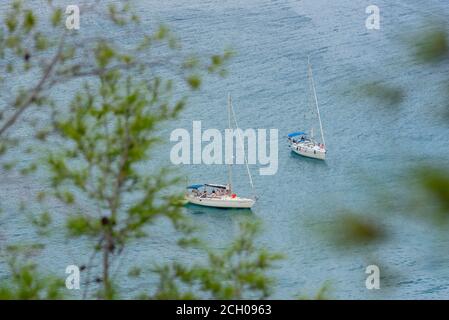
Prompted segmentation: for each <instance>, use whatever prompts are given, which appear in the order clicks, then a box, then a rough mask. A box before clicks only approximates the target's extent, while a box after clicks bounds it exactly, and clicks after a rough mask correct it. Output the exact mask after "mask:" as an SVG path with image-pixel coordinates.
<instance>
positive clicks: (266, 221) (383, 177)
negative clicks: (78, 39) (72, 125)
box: [0, 0, 449, 299]
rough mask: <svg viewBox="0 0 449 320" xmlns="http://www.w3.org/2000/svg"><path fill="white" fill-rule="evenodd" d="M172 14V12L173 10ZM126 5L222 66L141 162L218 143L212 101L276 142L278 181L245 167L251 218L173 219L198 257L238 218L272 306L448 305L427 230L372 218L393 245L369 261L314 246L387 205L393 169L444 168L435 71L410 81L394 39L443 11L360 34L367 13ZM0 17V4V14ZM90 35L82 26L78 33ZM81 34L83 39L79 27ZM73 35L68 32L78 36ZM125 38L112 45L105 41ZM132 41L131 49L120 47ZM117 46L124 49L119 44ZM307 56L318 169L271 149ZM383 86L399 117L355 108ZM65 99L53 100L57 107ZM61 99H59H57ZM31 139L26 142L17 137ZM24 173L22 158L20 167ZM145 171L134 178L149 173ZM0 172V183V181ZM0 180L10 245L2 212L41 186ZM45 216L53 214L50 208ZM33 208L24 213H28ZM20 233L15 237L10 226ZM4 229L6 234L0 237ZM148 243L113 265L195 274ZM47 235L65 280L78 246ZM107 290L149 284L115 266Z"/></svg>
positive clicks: (403, 11)
mask: <svg viewBox="0 0 449 320" xmlns="http://www.w3.org/2000/svg"><path fill="white" fill-rule="evenodd" d="M175 3H176V4H175ZM175 3H171V4H170V5H169V4H162V3H160V2H159V1H145V2H144V1H139V2H138V7H139V9H140V13H141V15H142V17H143V19H142V22H143V24H144V26H148V28H151V27H152V26H154V25H156V24H157V23H159V22H164V23H166V24H167V25H168V26H170V28H171V29H172V30H173V31H174V32H175V34H176V35H177V36H178V37H179V38H180V39H182V43H183V46H184V48H185V49H186V50H188V49H193V50H195V51H196V52H203V53H205V54H207V53H212V52H215V51H216V50H219V49H221V48H226V47H231V48H232V49H233V50H234V51H235V52H236V56H235V57H234V58H233V60H232V63H231V65H230V66H229V69H228V70H229V75H228V76H227V77H226V78H225V79H216V78H208V79H207V81H206V83H205V86H204V88H203V89H202V90H201V92H200V93H198V94H195V95H193V96H192V97H191V99H190V100H189V104H188V108H187V110H186V111H185V112H184V113H183V114H182V115H181V117H180V119H179V120H178V121H177V122H175V123H172V124H170V127H169V128H167V129H166V130H164V132H163V133H162V135H163V137H166V140H167V145H166V146H165V147H162V148H160V150H159V151H158V153H157V159H155V162H157V163H161V164H169V151H170V145H169V142H168V140H169V134H170V132H171V130H172V129H175V128H186V129H189V130H190V128H191V127H192V121H193V120H201V121H202V125H203V128H218V129H224V127H223V124H224V123H226V122H225V121H226V116H227V115H226V113H225V112H223V111H224V110H225V109H224V108H225V107H226V95H227V93H228V92H231V93H232V95H233V99H234V108H235V109H236V112H237V116H238V121H239V124H240V126H241V127H242V128H243V129H245V128H267V129H269V128H276V129H279V136H280V139H279V170H278V172H277V174H276V175H274V176H261V175H259V174H258V170H257V166H251V170H252V172H253V178H254V183H255V186H256V190H257V194H258V196H259V201H258V202H257V204H256V206H255V208H254V210H253V212H252V213H250V212H242V211H230V210H228V211H224V210H218V209H206V208H201V207H187V208H186V211H187V214H188V215H189V216H191V218H192V219H193V220H194V221H195V223H196V224H197V225H199V226H201V228H202V236H203V238H204V239H205V240H206V241H208V242H209V243H210V244H211V245H212V246H216V247H222V246H223V244H224V243H225V242H226V241H227V240H230V239H232V237H233V236H234V235H235V234H236V232H237V222H238V221H239V219H241V218H242V217H243V216H244V217H249V218H252V217H253V218H260V219H261V220H262V221H263V225H264V232H263V234H262V235H261V237H260V239H258V242H259V243H260V244H261V245H263V246H267V247H269V248H271V249H273V250H276V251H280V252H283V253H284V254H285V255H286V259H285V260H284V261H283V262H281V263H279V268H278V269H277V270H276V272H275V275H276V277H277V285H276V291H275V294H274V296H273V297H274V298H282V299H288V298H294V297H295V296H297V295H298V294H313V293H314V292H316V291H317V290H318V289H319V288H320V287H321V286H322V285H323V284H324V283H325V282H326V281H329V283H330V287H331V291H330V295H331V296H332V297H335V298H352V299H364V298H408V299H409V298H412V299H413V298H427V299H430V298H447V295H448V293H449V281H448V279H449V268H447V266H448V263H449V259H448V258H447V252H449V251H448V250H449V245H448V241H447V239H446V238H444V237H443V236H441V235H438V234H435V233H433V232H430V231H431V229H430V227H429V226H425V225H421V224H419V223H416V222H414V221H410V220H408V219H404V217H403V216H401V213H404V212H402V211H401V210H400V209H399V210H397V212H394V214H389V215H382V214H379V219H380V220H382V222H384V223H386V224H387V225H388V226H389V229H391V230H392V231H393V235H392V236H391V238H390V239H389V240H390V241H388V242H386V243H384V244H382V245H381V246H377V247H370V248H357V249H352V250H350V251H349V252H348V251H346V252H341V251H338V250H337V249H336V248H335V247H334V246H333V244H332V243H330V242H329V241H328V240H326V239H324V238H323V237H321V236H320V234H319V233H317V232H316V231H314V230H316V229H317V228H315V227H322V226H328V225H329V224H332V218H333V217H334V216H335V214H336V209H338V208H346V209H353V210H358V209H360V210H366V211H369V212H376V211H381V210H383V209H382V203H381V202H382V200H381V199H375V200H373V198H372V197H371V194H372V193H376V192H381V191H383V192H387V193H391V192H394V190H395V189H396V188H397V187H398V186H399V180H400V179H401V178H402V177H403V176H404V169H405V168H408V167H410V166H412V165H414V164H416V163H417V162H418V161H421V160H427V161H430V162H435V163H443V164H446V165H449V139H448V138H447V137H448V135H449V130H448V127H447V126H445V125H444V124H443V123H442V121H441V119H440V118H439V116H438V110H440V108H441V106H442V105H443V104H444V103H445V100H444V99H445V96H444V95H443V94H441V92H443V89H444V88H447V83H445V82H444V81H445V80H447V76H448V70H447V69H443V68H431V67H423V66H421V65H419V64H417V63H416V61H414V59H413V57H412V55H411V54H410V52H408V51H407V46H406V45H405V41H404V37H405V38H406V37H407V36H409V35H410V36H411V35H412V32H415V31H416V32H421V31H423V30H424V29H425V28H426V25H427V22H428V21H429V20H437V19H443V18H445V17H446V18H447V17H448V16H449V5H448V4H447V1H445V0H432V1H426V2H425V3H424V2H422V1H415V0H410V1H405V0H400V1H395V3H394V4H393V3H391V1H385V0H380V1H376V5H378V6H379V7H380V10H381V29H380V30H376V31H369V30H367V29H366V28H365V19H366V17H367V16H368V15H367V14H365V8H366V7H367V6H368V5H370V4H371V3H370V2H369V1H352V0H340V1H323V0H313V1H312V0H309V1H294V0H278V1H268V0H261V1H255V0H249V1H234V0H231V1H212V0H209V1H201V3H200V2H199V1H187V0H181V1H175ZM0 8H3V4H2V5H0ZM100 27H101V24H98V25H97V24H96V23H95V22H92V21H89V24H88V26H85V28H86V29H88V30H89V31H90V30H92V31H94V32H99V31H100V29H99V28H100ZM82 28H83V25H82ZM82 30H83V29H81V31H82ZM125 36H126V37H132V35H123V34H114V37H124V39H125ZM131 40H132V38H131ZM124 41H125V40H124ZM307 55H310V56H311V62H312V64H313V66H314V76H315V82H316V86H317V94H318V99H319V102H320V106H321V112H322V121H323V125H324V129H325V136H326V143H327V147H328V155H327V159H326V162H319V161H314V160H310V159H305V158H301V157H299V156H296V155H294V154H292V153H291V152H290V151H289V150H288V148H287V144H286V141H284V139H283V137H285V135H286V134H287V133H289V132H291V131H294V130H298V129H308V128H302V127H301V124H302V122H303V119H304V118H303V115H304V112H305V111H306V110H308V109H307V108H308V106H307V103H306V102H307V78H306V72H307V69H306V68H307V65H306V62H307ZM377 80H385V81H386V83H388V84H390V85H393V86H400V87H402V88H403V89H404V90H405V92H406V97H405V99H404V100H403V101H402V103H401V104H400V105H399V106H391V105H387V104H385V103H384V102H382V101H379V100H375V99H369V98H367V97H366V96H365V94H364V93H362V92H361V91H360V90H359V87H358V86H359V85H360V84H363V83H366V82H369V81H377ZM66 92H69V93H70V92H71V89H69V88H67V89H66V90H65V91H64V93H60V95H59V96H58V97H59V98H60V99H61V101H62V102H64V99H66V98H65V95H64V94H65V93H66ZM68 96H69V95H68ZM30 134H31V132H30V131H28V130H27V129H26V128H22V129H21V130H20V135H22V136H27V135H30ZM27 161H28V159H27V158H26V157H22V158H21V160H20V162H24V163H26V162H27ZM151 168H152V164H149V165H148V170H151ZM0 170H2V169H0ZM179 170H180V172H181V173H182V174H184V175H186V176H188V177H189V178H188V179H189V182H192V183H194V182H199V183H202V182H217V183H220V182H224V181H225V179H226V169H225V167H223V166H201V165H191V166H182V167H180V168H179ZM0 173H1V177H2V178H1V180H0V188H1V191H0V201H1V204H2V207H3V209H4V211H5V212H8V213H11V214H10V215H8V219H4V222H3V223H1V225H3V226H4V228H3V229H4V231H3V234H4V237H5V238H7V239H8V241H9V240H10V241H12V242H14V241H16V242H24V241H28V240H33V239H35V235H34V234H33V233H32V231H31V230H29V229H28V227H23V228H20V227H17V226H20V225H23V218H21V217H19V216H17V215H15V214H14V210H15V209H14V208H15V207H14V205H13V204H14V203H17V202H19V201H20V200H21V199H29V197H30V195H32V194H34V192H35V191H38V190H42V189H43V190H45V188H46V187H47V184H48V182H47V181H45V179H44V176H43V175H42V176H39V175H37V176H33V177H25V178H23V177H18V176H17V175H14V173H6V172H2V171H0ZM234 182H235V187H236V190H238V192H239V194H246V193H248V194H249V192H250V188H249V184H248V179H247V177H246V175H245V169H244V167H243V166H239V167H237V168H236V169H235V172H234ZM49 206H50V210H51V211H53V212H63V211H64V208H61V207H59V206H57V205H53V206H52V204H51V203H50V204H49ZM33 208H36V209H37V208H38V205H37V204H36V205H33V204H31V209H33ZM21 223H22V224H21ZM9 226H12V227H11V228H9ZM150 234H151V236H150V238H149V239H147V240H145V241H142V242H139V243H138V244H137V245H136V246H133V247H132V249H129V250H128V251H126V250H125V251H126V252H125V253H124V255H123V257H122V262H121V263H122V265H125V266H127V265H129V264H130V263H132V262H138V263H139V264H141V265H144V266H147V267H150V266H151V265H152V264H153V263H156V262H164V261H173V260H182V261H199V260H200V259H201V258H200V257H199V256H198V253H196V252H189V251H184V250H181V249H179V248H178V247H176V245H175V244H174V241H172V240H173V234H172V230H171V228H170V226H168V225H167V223H164V222H161V223H158V224H157V225H156V226H154V227H152V229H151V233H150ZM63 238H64V237H63V233H62V232H58V230H57V231H56V232H55V234H54V235H53V236H52V238H51V240H50V241H49V243H48V247H47V249H46V251H45V252H44V253H43V254H42V255H41V257H40V258H39V259H41V261H42V266H44V267H48V269H49V270H51V271H52V272H53V273H55V274H58V275H60V276H61V277H63V276H64V270H65V266H66V265H68V264H72V263H75V264H81V263H83V262H84V261H86V260H87V258H88V254H86V255H85V256H80V253H81V252H82V253H83V254H84V253H85V252H86V250H84V249H83V248H84V247H85V245H86V243H85V242H83V241H70V242H69V241H66V240H63ZM371 263H376V264H379V265H380V266H381V276H382V282H381V290H377V291H369V290H367V289H366V288H365V284H364V283H365V273H364V271H365V268H366V266H367V265H369V264H371ZM116 267H117V268H118V270H121V271H118V273H117V279H118V281H119V283H120V285H121V286H122V287H124V288H126V289H127V290H126V291H127V292H128V294H127V296H126V297H132V296H133V295H134V293H137V289H144V288H151V286H152V285H154V283H155V278H151V277H150V279H149V280H148V281H147V282H146V283H145V286H140V287H139V288H136V284H135V283H133V281H129V280H128V279H127V278H126V277H125V276H124V274H126V272H127V269H126V270H122V269H121V268H120V265H117V266H116Z"/></svg>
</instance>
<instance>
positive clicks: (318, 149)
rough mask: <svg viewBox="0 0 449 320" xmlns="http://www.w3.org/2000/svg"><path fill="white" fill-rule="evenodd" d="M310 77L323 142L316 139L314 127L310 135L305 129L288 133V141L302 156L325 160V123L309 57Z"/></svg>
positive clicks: (292, 148)
mask: <svg viewBox="0 0 449 320" xmlns="http://www.w3.org/2000/svg"><path fill="white" fill-rule="evenodd" d="M307 64H308V72H307V76H308V79H309V89H310V91H311V92H312V94H313V100H314V103H315V108H316V112H317V115H318V121H319V123H320V132H321V142H318V141H316V140H315V139H314V136H313V127H312V129H311V132H310V136H309V135H308V134H307V133H306V132H304V131H297V132H292V133H290V134H288V135H287V138H288V143H289V146H290V148H291V150H292V151H293V152H295V153H297V154H299V155H301V156H304V157H308V158H314V159H320V160H324V159H325V158H326V143H325V141H324V133H323V125H322V123H321V115H320V109H319V107H318V98H317V95H316V90H315V82H314V80H313V72H312V66H311V65H310V59H309V58H308V57H307Z"/></svg>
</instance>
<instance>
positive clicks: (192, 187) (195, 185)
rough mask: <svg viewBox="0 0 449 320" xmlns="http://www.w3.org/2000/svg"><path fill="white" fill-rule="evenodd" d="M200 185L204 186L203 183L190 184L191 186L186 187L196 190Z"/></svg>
mask: <svg viewBox="0 0 449 320" xmlns="http://www.w3.org/2000/svg"><path fill="white" fill-rule="evenodd" d="M201 187H204V184H192V185H191V186H188V187H187V188H186V189H194V190H198V189H199V188H201Z"/></svg>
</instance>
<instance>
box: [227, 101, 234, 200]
mask: <svg viewBox="0 0 449 320" xmlns="http://www.w3.org/2000/svg"><path fill="white" fill-rule="evenodd" d="M231 103H232V100H231V94H230V93H228V128H229V129H231V128H232V127H231V108H232V107H231ZM231 152H232V153H234V151H231ZM233 161H234V158H233V157H232V158H231V163H228V186H229V193H230V194H231V193H232V162H233Z"/></svg>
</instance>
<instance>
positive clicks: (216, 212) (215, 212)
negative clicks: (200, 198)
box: [184, 203, 254, 216]
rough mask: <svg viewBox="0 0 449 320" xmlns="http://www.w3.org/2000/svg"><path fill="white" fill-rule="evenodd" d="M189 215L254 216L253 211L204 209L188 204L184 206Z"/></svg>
mask: <svg viewBox="0 0 449 320" xmlns="http://www.w3.org/2000/svg"><path fill="white" fill-rule="evenodd" d="M184 208H186V209H187V212H188V213H191V214H195V215H197V214H213V215H228V214H232V215H234V216H235V215H237V216H251V215H254V213H253V211H252V210H251V209H232V208H214V207H203V206H198V205H195V204H191V203H188V204H186V205H185V206H184Z"/></svg>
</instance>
